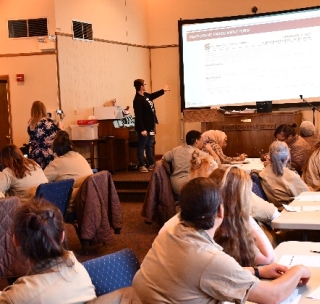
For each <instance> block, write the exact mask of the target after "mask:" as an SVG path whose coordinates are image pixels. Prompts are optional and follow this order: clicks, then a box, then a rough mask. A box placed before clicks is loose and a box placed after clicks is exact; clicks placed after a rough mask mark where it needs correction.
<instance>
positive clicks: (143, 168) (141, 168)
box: [139, 166, 149, 172]
mask: <svg viewBox="0 0 320 304" xmlns="http://www.w3.org/2000/svg"><path fill="white" fill-rule="evenodd" d="M139 171H140V172H149V170H148V169H147V168H146V166H141V167H140V168H139Z"/></svg>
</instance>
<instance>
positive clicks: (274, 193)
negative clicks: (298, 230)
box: [259, 141, 310, 210]
mask: <svg viewBox="0 0 320 304" xmlns="http://www.w3.org/2000/svg"><path fill="white" fill-rule="evenodd" d="M268 157H269V160H270V163H269V164H268V165H267V166H266V167H265V168H264V169H263V170H262V171H260V172H259V176H260V177H261V185H262V188H263V190H264V192H265V193H266V195H267V198H268V201H269V202H270V203H273V204H274V205H275V206H276V207H278V209H279V210H282V209H283V206H282V204H290V203H291V202H292V200H293V198H294V197H295V196H298V195H299V194H300V193H301V192H303V191H310V188H309V187H308V186H307V185H306V183H305V182H304V181H303V180H302V179H301V177H300V176H299V174H297V173H296V172H294V171H292V170H290V169H289V168H287V163H288V162H289V161H290V151H289V147H288V145H287V144H286V143H285V142H284V141H274V142H273V143H272V144H271V145H270V147H269V154H268Z"/></svg>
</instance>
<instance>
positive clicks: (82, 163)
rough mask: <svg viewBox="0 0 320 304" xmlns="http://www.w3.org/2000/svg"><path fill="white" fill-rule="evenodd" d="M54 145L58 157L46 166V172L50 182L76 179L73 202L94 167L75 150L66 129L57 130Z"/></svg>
mask: <svg viewBox="0 0 320 304" xmlns="http://www.w3.org/2000/svg"><path fill="white" fill-rule="evenodd" d="M52 146H53V151H54V152H55V154H56V155H57V157H55V158H54V160H53V161H52V162H50V164H49V165H48V166H47V167H46V168H45V170H44V174H45V175H46V177H47V178H48V180H49V182H53V181H58V180H63V179H71V178H72V179H74V185H73V191H72V198H71V202H72V201H73V199H74V197H75V195H76V193H77V192H78V190H79V187H80V186H81V185H82V183H83V181H84V180H85V179H86V178H87V177H88V176H89V175H91V174H92V169H91V167H90V165H89V164H88V162H87V161H86V159H85V158H84V157H83V156H82V155H80V154H79V153H78V152H75V151H73V145H72V142H71V140H70V139H69V135H68V133H67V132H66V131H58V132H57V134H56V137H55V138H54V140H53V143H52Z"/></svg>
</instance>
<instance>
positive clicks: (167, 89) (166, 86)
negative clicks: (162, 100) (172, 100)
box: [163, 84, 170, 92]
mask: <svg viewBox="0 0 320 304" xmlns="http://www.w3.org/2000/svg"><path fill="white" fill-rule="evenodd" d="M163 90H164V91H165V92H167V91H170V88H169V85H168V84H166V85H165V86H164V88H163Z"/></svg>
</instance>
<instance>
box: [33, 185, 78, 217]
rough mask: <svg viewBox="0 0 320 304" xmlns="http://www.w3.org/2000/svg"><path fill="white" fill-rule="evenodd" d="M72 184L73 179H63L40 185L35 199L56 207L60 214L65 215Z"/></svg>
mask: <svg viewBox="0 0 320 304" xmlns="http://www.w3.org/2000/svg"><path fill="white" fill-rule="evenodd" d="M73 184H74V179H64V180H59V181H55V182H51V183H44V184H40V185H39V186H38V188H37V191H36V195H35V197H38V198H44V199H45V200H47V201H49V202H50V203H52V204H54V205H56V206H57V207H58V208H59V209H60V210H61V212H62V214H63V215H65V214H66V211H67V208H68V204H69V201H70V198H71V194H72V187H73Z"/></svg>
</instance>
